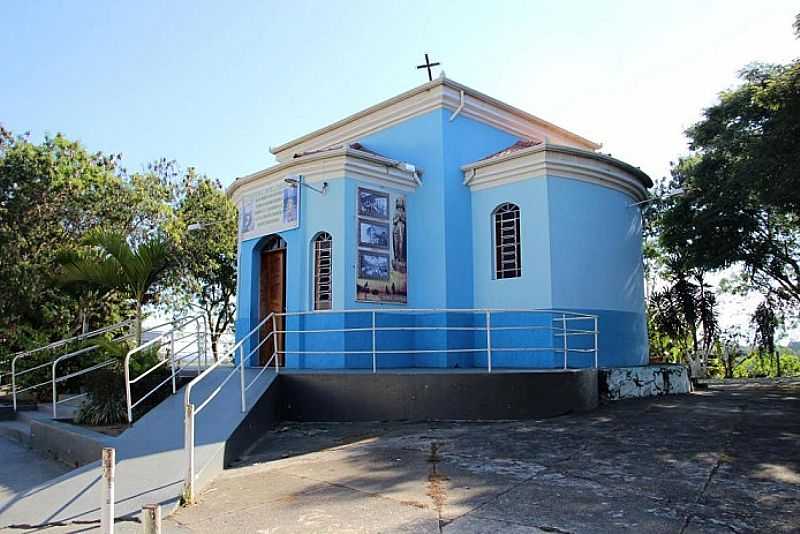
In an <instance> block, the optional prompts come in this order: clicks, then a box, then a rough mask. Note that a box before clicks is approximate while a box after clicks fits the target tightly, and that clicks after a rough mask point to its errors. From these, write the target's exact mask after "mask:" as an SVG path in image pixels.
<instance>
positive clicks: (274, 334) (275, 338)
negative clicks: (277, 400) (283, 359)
mask: <svg viewBox="0 0 800 534" xmlns="http://www.w3.org/2000/svg"><path fill="white" fill-rule="evenodd" d="M284 320H285V319H284ZM276 330H278V321H277V320H275V314H274V313H273V314H272V354H273V355H274V356H275V373H276V374H277V373H279V372H280V369H281V366H280V365H278V359H279V358H280V356H279V355H278V333H277V332H276Z"/></svg>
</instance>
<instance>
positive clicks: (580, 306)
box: [548, 176, 648, 366]
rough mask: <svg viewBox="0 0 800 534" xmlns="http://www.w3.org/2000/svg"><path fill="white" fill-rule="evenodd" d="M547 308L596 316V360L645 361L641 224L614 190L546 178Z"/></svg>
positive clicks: (635, 212)
mask: <svg viewBox="0 0 800 534" xmlns="http://www.w3.org/2000/svg"><path fill="white" fill-rule="evenodd" d="M548 199H549V206H550V256H551V262H552V293H553V300H552V306H553V308H555V309H566V310H574V311H581V312H586V313H593V314H597V315H599V317H600V339H599V341H598V346H599V347H600V363H601V365H607V366H621V365H643V364H645V363H647V359H648V344H647V327H646V319H645V309H644V273H643V270H642V269H643V267H642V226H641V216H640V214H639V210H638V209H637V208H635V207H631V206H630V205H631V204H632V203H633V202H635V200H633V199H632V198H631V197H630V196H628V195H626V194H625V193H622V192H620V191H617V190H614V189H610V188H607V187H603V186H601V185H597V184H593V183H588V182H585V181H579V180H574V179H569V178H564V177H556V176H550V177H548Z"/></svg>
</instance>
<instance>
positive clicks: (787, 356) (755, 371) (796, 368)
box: [733, 353, 800, 378]
mask: <svg viewBox="0 0 800 534" xmlns="http://www.w3.org/2000/svg"><path fill="white" fill-rule="evenodd" d="M777 375H778V369H777V365H776V362H775V358H773V357H768V356H764V357H759V356H758V353H753V354H751V355H750V356H748V357H747V358H746V359H745V360H744V361H742V363H741V364H739V365H738V366H737V367H736V368H735V369H734V370H733V376H734V377H735V378H758V377H767V376H770V377H775V376H777ZM781 376H800V356H797V355H795V354H791V353H782V354H781Z"/></svg>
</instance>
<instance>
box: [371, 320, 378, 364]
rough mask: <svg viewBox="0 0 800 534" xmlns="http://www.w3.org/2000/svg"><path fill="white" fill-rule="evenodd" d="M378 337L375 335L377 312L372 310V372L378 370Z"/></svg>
mask: <svg viewBox="0 0 800 534" xmlns="http://www.w3.org/2000/svg"><path fill="white" fill-rule="evenodd" d="M375 348H376V337H375V312H374V311H373V312H372V372H373V373H377V372H378V358H377V354H376V353H375Z"/></svg>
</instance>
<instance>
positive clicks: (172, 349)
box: [169, 328, 178, 395]
mask: <svg viewBox="0 0 800 534" xmlns="http://www.w3.org/2000/svg"><path fill="white" fill-rule="evenodd" d="M169 366H170V368H171V369H172V394H173V395H174V394H175V392H176V391H177V390H178V388H177V387H176V385H175V329H174V328H173V329H172V330H171V331H170V333H169Z"/></svg>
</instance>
